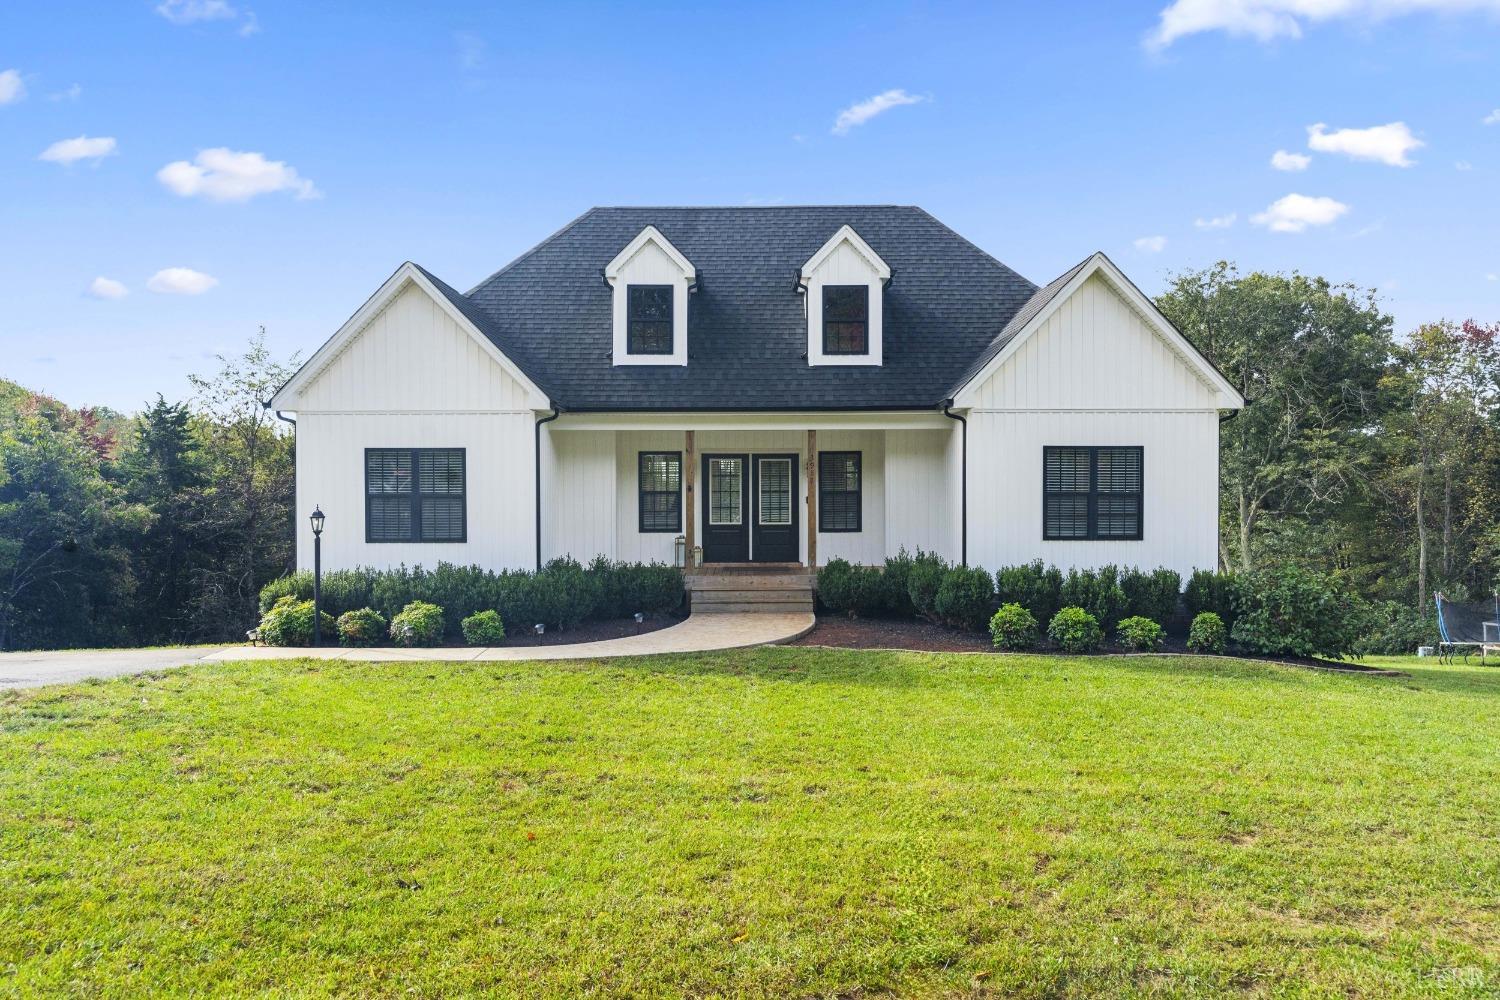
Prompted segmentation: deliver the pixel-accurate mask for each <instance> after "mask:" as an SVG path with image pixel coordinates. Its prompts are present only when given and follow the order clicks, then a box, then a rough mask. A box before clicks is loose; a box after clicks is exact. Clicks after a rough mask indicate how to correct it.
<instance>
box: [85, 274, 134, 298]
mask: <svg viewBox="0 0 1500 1000" xmlns="http://www.w3.org/2000/svg"><path fill="white" fill-rule="evenodd" d="M88 293H89V295H90V296H91V297H92V298H96V299H123V298H124V297H125V296H126V295H129V294H130V291H129V289H127V288H126V287H125V285H124V284H123V283H121V282H118V281H116V280H115V279H113V278H106V277H104V276H103V275H100V276H99V277H97V278H95V279H94V280H93V281H90V282H89V291H88Z"/></svg>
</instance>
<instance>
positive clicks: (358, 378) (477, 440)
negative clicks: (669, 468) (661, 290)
mask: <svg viewBox="0 0 1500 1000" xmlns="http://www.w3.org/2000/svg"><path fill="white" fill-rule="evenodd" d="M310 376H311V377H310V378H309V379H308V380H307V381H306V382H305V384H303V385H302V386H301V388H300V389H299V391H298V393H297V398H296V401H295V403H296V405H295V409H296V412H297V511H298V514H299V517H298V518H297V564H298V566H300V567H303V568H311V567H312V558H313V552H312V530H311V528H310V527H309V526H308V524H307V517H306V514H307V512H309V511H311V510H312V509H313V507H314V506H315V505H317V506H320V507H321V509H322V510H323V513H324V514H325V515H327V518H328V520H327V528H326V529H325V530H324V532H323V566H324V568H325V569H330V570H331V569H341V568H349V567H356V566H375V567H390V566H398V565H401V564H403V563H404V564H406V565H407V566H414V565H417V564H421V565H423V566H427V567H431V566H433V565H436V564H437V563H438V562H439V561H443V562H452V563H458V564H462V565H467V564H471V563H472V564H478V565H481V566H485V567H488V568H491V569H502V568H507V567H514V568H526V567H530V566H531V565H532V564H533V562H534V560H535V551H536V545H535V533H534V525H535V521H534V516H535V499H534V498H535V491H534V485H533V468H534V466H533V457H532V426H533V420H534V414H533V411H532V410H531V409H530V408H529V405H528V400H529V399H530V398H531V397H530V396H529V394H528V390H527V388H526V387H525V386H523V385H522V384H521V383H520V382H518V381H517V380H516V379H515V378H514V377H513V376H512V375H511V374H510V373H509V372H507V371H506V370H505V369H504V368H502V367H501V366H500V364H499V363H497V362H496V361H495V360H494V358H493V357H492V356H491V355H490V354H489V353H488V352H487V351H486V350H485V348H484V347H483V345H481V344H480V343H479V342H478V341H477V340H476V339H475V338H474V336H473V335H472V334H470V333H469V332H468V331H467V330H465V329H463V328H461V327H460V326H459V325H458V323H457V322H455V321H454V319H453V318H452V317H451V316H450V315H449V314H448V313H447V311H446V310H444V309H443V308H442V307H441V306H440V305H439V304H438V302H437V301H436V300H434V299H433V298H432V297H431V296H430V295H428V294H427V293H426V292H425V291H423V290H422V289H420V288H418V287H416V286H415V285H413V284H408V285H407V286H406V287H405V289H404V290H402V291H401V292H400V293H399V294H397V295H396V296H395V297H394V298H393V299H392V300H391V301H390V302H389V304H388V305H387V306H386V307H385V308H384V309H383V310H381V311H380V312H379V313H378V314H377V315H375V316H374V317H373V318H371V319H370V320H369V321H368V323H367V325H365V326H364V327H363V329H362V330H361V331H360V332H359V333H358V334H357V335H356V336H354V337H353V339H351V340H349V341H348V342H347V344H346V345H345V346H344V347H343V349H342V350H341V351H339V352H338V353H337V354H336V355H334V356H333V357H332V358H331V359H329V360H328V361H327V362H326V364H324V365H323V366H322V367H321V370H319V371H316V372H312V373H310ZM366 448H463V449H464V452H465V466H466V482H465V491H466V505H467V541H464V542H443V543H406V542H380V543H371V542H366V541H365V469H364V460H365V449H366Z"/></svg>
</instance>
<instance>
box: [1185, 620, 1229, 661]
mask: <svg viewBox="0 0 1500 1000" xmlns="http://www.w3.org/2000/svg"><path fill="white" fill-rule="evenodd" d="M1228 641H1229V630H1228V629H1227V628H1225V627H1224V619H1222V618H1220V617H1219V616H1218V615H1216V614H1214V613H1213V612H1212V611H1200V612H1198V613H1197V614H1196V615H1194V616H1193V624H1192V625H1191V626H1189V627H1188V637H1187V647H1188V649H1191V650H1192V651H1193V652H1195V653H1214V654H1218V653H1222V652H1224V647H1225V645H1227V644H1228Z"/></svg>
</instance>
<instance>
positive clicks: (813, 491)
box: [807, 431, 818, 569]
mask: <svg viewBox="0 0 1500 1000" xmlns="http://www.w3.org/2000/svg"><path fill="white" fill-rule="evenodd" d="M817 565H818V432H817V431H808V432H807V568H808V569H813V568H814V567H816V566H817Z"/></svg>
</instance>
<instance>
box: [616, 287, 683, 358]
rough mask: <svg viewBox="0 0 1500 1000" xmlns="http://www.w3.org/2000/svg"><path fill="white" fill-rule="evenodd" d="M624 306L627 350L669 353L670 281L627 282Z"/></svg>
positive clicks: (670, 345)
mask: <svg viewBox="0 0 1500 1000" xmlns="http://www.w3.org/2000/svg"><path fill="white" fill-rule="evenodd" d="M625 308H626V311H627V316H626V330H627V334H626V345H625V349H626V350H627V351H628V352H629V353H631V354H671V353H672V286H671V285H630V286H629V287H628V288H627V289H626V307H625Z"/></svg>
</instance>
